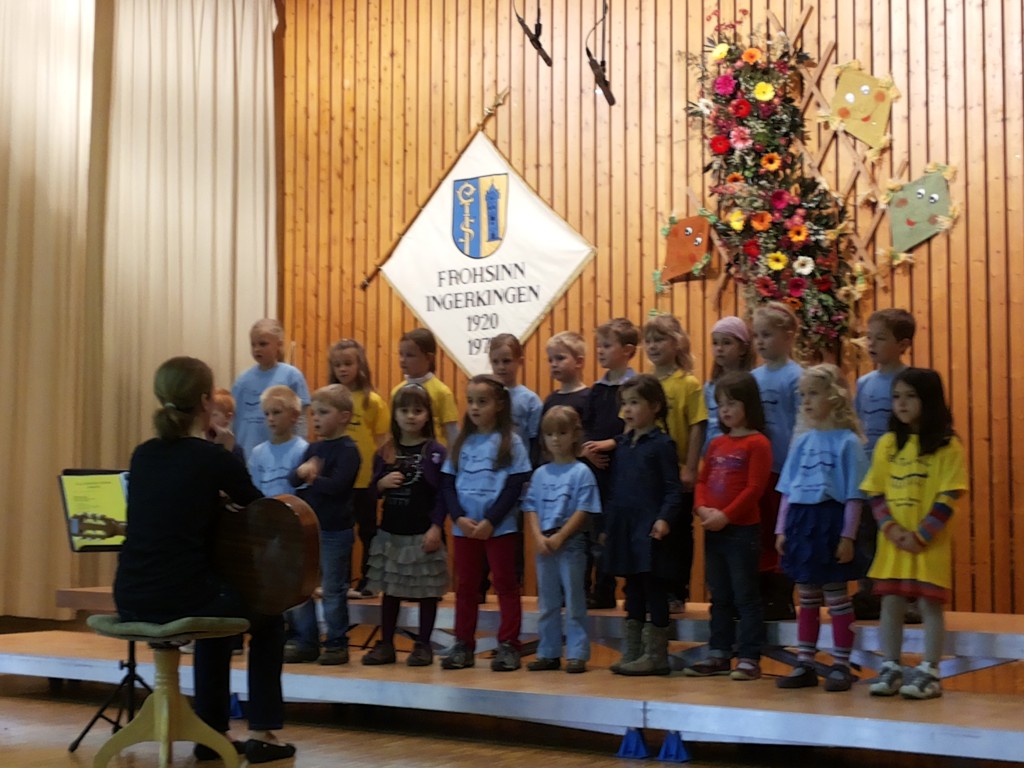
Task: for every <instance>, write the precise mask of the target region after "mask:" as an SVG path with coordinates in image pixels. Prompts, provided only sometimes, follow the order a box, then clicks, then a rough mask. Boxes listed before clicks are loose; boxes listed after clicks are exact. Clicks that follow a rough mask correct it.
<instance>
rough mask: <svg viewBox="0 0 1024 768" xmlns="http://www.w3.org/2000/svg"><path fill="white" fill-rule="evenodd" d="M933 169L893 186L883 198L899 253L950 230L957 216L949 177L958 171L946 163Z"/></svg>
mask: <svg viewBox="0 0 1024 768" xmlns="http://www.w3.org/2000/svg"><path fill="white" fill-rule="evenodd" d="M930 168H933V170H929V171H927V172H926V173H925V174H924V176H921V177H920V178H917V179H914V180H913V181H911V182H909V183H908V184H904V185H903V186H902V187H895V185H893V186H892V187H890V189H891V191H890V192H889V193H888V194H887V195H885V196H884V198H883V202H887V203H888V207H889V222H890V228H891V230H892V247H893V250H894V251H895V252H896V253H906V252H907V251H909V250H910V249H911V248H913V247H914V246H916V245H919V244H921V243H923V242H924V241H925V240H928V239H929V238H931V237H934V236H935V235H937V234H938V233H939V232H944V231H945V230H948V229H949V228H950V227H951V226H952V225H953V220H954V219H955V218H956V216H957V211H956V207H955V206H954V205H953V204H952V202H951V201H950V198H949V179H950V178H952V177H953V176H954V174H955V170H953V169H951V168H947V167H944V166H930Z"/></svg>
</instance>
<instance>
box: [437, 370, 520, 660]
mask: <svg viewBox="0 0 1024 768" xmlns="http://www.w3.org/2000/svg"><path fill="white" fill-rule="evenodd" d="M529 477H530V457H529V456H528V455H527V453H526V447H525V446H524V445H523V441H522V440H520V439H519V435H517V434H516V433H515V428H514V427H513V425H512V400H511V398H510V397H509V393H508V390H507V389H506V388H505V385H504V384H502V383H501V382H500V381H499V380H498V379H496V378H495V377H494V376H491V375H490V374H481V375H479V376H474V377H473V378H472V379H470V380H469V386H468V387H467V388H466V416H465V418H464V419H463V422H462V430H461V431H460V432H459V435H458V437H456V438H455V442H454V443H453V444H452V447H451V451H450V452H449V454H448V458H447V459H446V460H445V463H444V466H443V467H442V468H441V492H442V494H443V495H444V501H445V505H446V507H447V509H448V514H449V515H450V516H451V518H452V522H453V525H452V534H453V535H452V548H453V551H454V561H455V574H456V579H457V585H456V588H455V645H454V646H453V647H452V650H451V652H450V653H449V654H448V656H447V657H445V659H444V661H443V662H441V666H442V667H443V668H444V669H464V668H466V667H472V666H473V664H474V658H473V649H474V648H475V647H476V622H477V614H478V612H479V603H478V600H479V596H480V590H479V587H480V577H481V574H482V572H483V564H484V561H485V560H486V562H487V563H488V565H489V566H490V568H491V575H492V578H493V580H494V589H495V591H496V592H497V593H498V606H499V609H500V613H501V623H500V625H499V627H498V642H499V645H498V650H497V655H496V656H495V657H494V659H493V660H492V661H491V669H492V670H494V671H495V672H510V671H512V670H515V669H519V666H520V662H519V648H520V644H519V629H520V625H521V624H522V606H521V604H520V602H519V581H518V579H517V578H516V564H515V557H516V541H517V539H518V537H517V536H514V535H512V534H515V533H516V532H517V531H518V530H519V527H518V525H517V524H516V514H515V510H516V507H517V506H518V504H519V497H520V495H521V494H522V491H523V486H524V485H525V484H526V481H527V480H528V479H529Z"/></svg>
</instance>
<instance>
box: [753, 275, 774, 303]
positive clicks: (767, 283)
mask: <svg viewBox="0 0 1024 768" xmlns="http://www.w3.org/2000/svg"><path fill="white" fill-rule="evenodd" d="M755 286H756V288H757V292H758V293H759V294H761V295H762V296H764V297H765V298H769V299H774V298H777V297H778V295H779V294H778V290H777V289H776V287H775V281H774V280H772V279H771V278H770V277H768V276H767V275H761V277H759V278H757V282H756V283H755Z"/></svg>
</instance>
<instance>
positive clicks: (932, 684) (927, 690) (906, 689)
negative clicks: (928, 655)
mask: <svg viewBox="0 0 1024 768" xmlns="http://www.w3.org/2000/svg"><path fill="white" fill-rule="evenodd" d="M941 695H942V683H941V682H939V675H938V669H936V667H935V665H934V664H929V663H928V662H923V663H922V664H920V665H919V666H916V667H914V668H913V669H912V670H910V675H909V679H908V680H907V683H906V685H904V686H903V687H902V688H900V696H902V697H903V698H905V699H937V698H938V697H939V696H941Z"/></svg>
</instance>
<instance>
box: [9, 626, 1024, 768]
mask: <svg viewBox="0 0 1024 768" xmlns="http://www.w3.org/2000/svg"><path fill="white" fill-rule="evenodd" d="M124 650H125V645H124V643H121V642H119V641H116V640H112V639H109V638H105V637H99V636H96V635H93V634H91V633H89V632H82V631H62V630H54V631H46V632H25V633H20V634H7V635H0V673H5V674H14V675H25V676H37V677H47V678H56V679H72V680H89V681H97V682H106V683H117V682H119V681H120V679H121V676H122V674H123V673H122V671H121V669H120V668H119V666H118V661H119V660H120V659H122V658H123V657H124ZM358 655H359V654H358V653H354V654H353V656H354V658H353V663H351V664H349V665H346V666H342V667H328V668H324V667H318V666H316V665H310V664H301V665H288V666H287V667H286V668H285V673H284V675H283V685H284V691H285V696H286V698H287V699H288V700H290V701H306V702H338V703H347V704H356V705H364V704H365V705H377V706H385V707H400V708H408V709H413V710H417V709H419V710H432V711H435V712H452V713H472V714H478V715H487V716H495V717H502V718H510V719H515V720H521V721H527V722H538V723H546V724H552V725H559V726H564V727H570V728H576V729H582V730H590V731H598V732H604V733H624V732H625V730H626V729H627V728H646V729H654V730H663V731H678V732H679V733H680V734H681V736H682V738H683V740H684V741H686V742H698V741H711V742H743V743H763V744H791V745H805V746H819V747H850V748H864V749H870V750H882V751H889V752H905V753H918V754H931V755H937V756H947V757H961V758H975V759H992V760H1012V761H1016V760H1020V759H1021V756H1022V755H1024V721H1022V719H1021V716H1020V705H1021V697H1020V695H1019V694H1017V693H1011V694H990V693H968V692H964V691H957V690H952V691H947V693H946V695H945V696H944V697H942V698H941V699H937V700H933V701H925V702H916V701H914V702H912V701H904V700H902V699H899V698H894V699H877V698H873V697H871V696H869V694H868V691H867V686H866V685H864V684H863V683H861V684H859V685H857V686H855V688H854V690H853V691H851V692H849V693H839V694H828V693H825V692H824V690H823V689H821V688H818V689H813V690H804V691H780V690H778V689H776V687H775V685H774V680H772V679H771V678H766V679H763V680H760V681H755V682H750V683H738V682H733V681H730V680H729V679H728V678H711V679H694V678H687V677H683V676H682V675H681V674H679V673H674V674H673V675H671V676H669V677H662V678H623V677H618V676H614V675H612V674H610V673H609V672H608V671H607V669H606V668H604V667H605V666H606V665H607V662H606V661H604V662H602V661H596V662H595V663H594V664H593V665H592V666H591V671H589V672H588V673H587V674H584V675H573V676H569V675H566V674H565V673H564V672H547V673H530V672H527V671H525V669H524V670H522V671H518V672H512V673H504V674H498V673H494V672H491V671H490V669H489V665H488V660H487V659H486V658H478V663H477V666H476V667H475V668H473V669H467V670H458V671H444V670H442V669H441V668H440V667H439V666H438V665H437V664H435V665H434V666H433V667H428V668H419V669H416V668H408V667H406V666H405V665H404V664H401V663H400V664H397V665H394V666H385V667H364V666H362V665H361V664H359V663H358ZM600 655H601V654H599V656H600ZM138 656H139V672H140V674H141V675H142V677H143V678H144V679H147V680H151V679H152V675H153V667H152V659H151V655H150V653H149V650H148V648H144V647H143V648H140V649H139V653H138ZM603 656H604V657H605V658H607V659H611V658H614V657H613V656H611V655H610V654H608V653H607V652H605V653H604V654H603ZM400 660H401V657H400ZM189 664H190V658H189V657H188V656H187V655H186V656H183V662H182V673H181V682H182V688H183V689H184V690H185V691H186V692H190V691H191V688H192V673H191V669H189ZM232 689H233V690H234V691H236V692H238V693H239V694H240V695H241V696H242V698H243V699H244V698H245V691H246V680H245V671H244V663H243V662H242V660H241V659H239V660H237V661H236V662H235V664H234V668H233V671H232ZM100 732H103V730H102V729H100ZM74 735H75V734H74V733H72V732H71V730H69V734H68V737H69V740H70V739H71V738H73V736H74ZM89 739H90V740H95V741H98V739H99V736H98V735H97V734H93V735H91V736H90V737H89ZM653 748H654V749H655V751H656V750H657V745H654V747H653Z"/></svg>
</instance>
